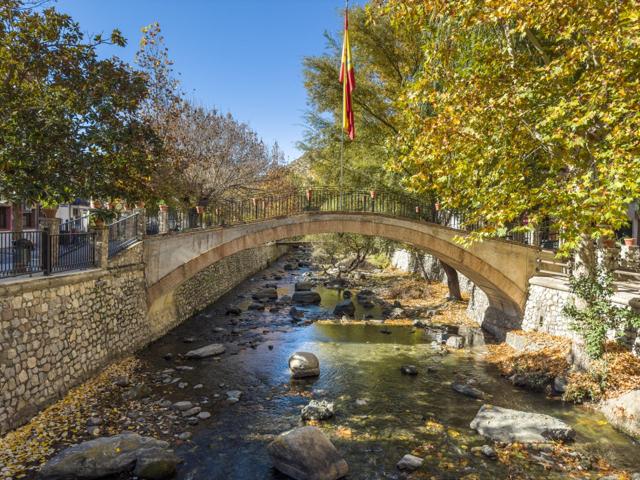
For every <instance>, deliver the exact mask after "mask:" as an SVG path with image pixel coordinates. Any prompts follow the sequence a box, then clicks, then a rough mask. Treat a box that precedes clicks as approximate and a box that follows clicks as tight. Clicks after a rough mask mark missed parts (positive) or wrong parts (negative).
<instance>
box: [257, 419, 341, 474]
mask: <svg viewBox="0 0 640 480" xmlns="http://www.w3.org/2000/svg"><path fill="white" fill-rule="evenodd" d="M267 450H268V452H269V456H270V457H271V460H272V461H273V466H274V467H275V468H276V469H277V470H279V471H281V472H282V473H284V474H285V475H288V476H289V477H291V478H293V479H295V480H337V479H338V478H342V477H344V476H345V475H346V474H347V473H348V472H349V466H348V465H347V462H346V461H345V460H344V459H343V458H342V457H341V456H340V454H339V453H338V451H337V450H336V447H334V446H333V444H332V443H331V441H329V439H328V438H327V437H326V436H325V435H324V434H323V433H322V431H321V430H320V429H319V428H316V427H300V428H295V429H293V430H290V431H288V432H285V433H283V434H281V435H279V436H278V437H277V438H276V439H275V440H274V441H273V442H271V443H270V444H269V446H268V447H267Z"/></svg>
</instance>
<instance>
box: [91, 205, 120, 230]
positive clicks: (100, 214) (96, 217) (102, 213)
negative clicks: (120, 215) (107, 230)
mask: <svg viewBox="0 0 640 480" xmlns="http://www.w3.org/2000/svg"><path fill="white" fill-rule="evenodd" d="M116 216H117V213H116V212H115V211H113V210H109V209H108V208H94V209H93V210H91V217H90V220H89V222H90V225H92V226H94V227H96V228H102V227H104V224H105V223H107V222H111V221H112V220H113V219H115V218H116Z"/></svg>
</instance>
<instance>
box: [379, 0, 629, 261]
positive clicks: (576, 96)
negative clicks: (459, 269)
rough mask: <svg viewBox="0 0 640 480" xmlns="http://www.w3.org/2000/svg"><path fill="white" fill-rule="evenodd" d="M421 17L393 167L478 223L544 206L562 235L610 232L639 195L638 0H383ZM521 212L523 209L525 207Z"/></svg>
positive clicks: (387, 8) (388, 11)
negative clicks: (417, 61) (418, 59)
mask: <svg viewBox="0 0 640 480" xmlns="http://www.w3.org/2000/svg"><path fill="white" fill-rule="evenodd" d="M370 14H371V19H372V21H376V20H377V19H379V18H385V21H386V20H388V19H389V18H390V19H391V21H392V22H393V24H394V25H395V26H396V28H397V29H399V30H402V29H404V28H407V25H412V26H413V27H415V26H416V25H417V26H420V27H421V28H422V30H423V35H422V40H421V42H422V47H423V50H424V54H425V55H424V62H423V65H422V69H421V71H420V73H419V74H418V75H417V76H416V77H415V78H414V79H413V81H412V82H411V83H409V84H408V85H407V87H406V88H405V90H404V92H403V94H402V95H401V96H400V98H399V99H398V106H399V108H400V109H401V111H402V112H403V114H404V122H403V124H402V125H403V127H402V130H401V131H400V133H399V135H398V136H397V138H396V142H395V143H394V147H395V148H396V149H397V152H398V156H397V157H395V159H394V160H393V161H392V162H391V164H390V167H391V168H392V169H394V170H396V171H399V172H405V174H406V177H405V178H406V184H407V186H408V187H409V188H411V189H414V190H417V191H422V190H429V191H432V190H435V192H436V193H437V195H438V197H439V198H440V202H441V204H442V205H443V206H445V207H448V208H451V209H456V210H461V211H464V212H465V215H466V219H467V221H468V222H469V223H473V224H476V223H481V224H482V225H484V227H483V228H481V229H479V230H477V231H476V232H475V234H474V237H475V238H482V237H486V236H494V235H499V234H501V233H504V231H505V230H506V229H509V228H513V225H514V224H523V223H524V224H526V227H524V228H532V227H534V226H536V225H539V224H541V223H542V222H543V221H544V220H545V219H551V221H552V222H553V223H554V224H555V226H556V227H557V228H558V229H559V230H560V231H561V233H562V236H563V238H564V240H565V242H566V243H565V244H564V248H565V250H566V251H568V250H571V249H573V248H575V247H577V246H578V245H580V243H581V239H585V238H588V239H593V238H598V237H600V236H608V235H612V234H613V232H614V231H615V230H616V229H618V228H620V227H621V226H622V225H624V224H625V223H626V222H627V221H628V219H627V206H628V204H629V203H630V202H632V201H634V200H636V199H638V198H640V5H639V3H638V2H637V1H634V0H447V1H445V0H386V1H378V2H374V3H373V4H372V5H371V6H370ZM525 219H526V221H524V222H523V220H525Z"/></svg>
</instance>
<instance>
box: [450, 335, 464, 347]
mask: <svg viewBox="0 0 640 480" xmlns="http://www.w3.org/2000/svg"><path fill="white" fill-rule="evenodd" d="M447 347H451V348H462V347H464V337H461V336H460V335H451V336H450V337H449V338H447Z"/></svg>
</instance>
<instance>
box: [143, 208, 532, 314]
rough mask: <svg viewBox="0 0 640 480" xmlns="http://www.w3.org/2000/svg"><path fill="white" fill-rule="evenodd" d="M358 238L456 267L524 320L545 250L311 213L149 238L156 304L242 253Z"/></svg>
mask: <svg viewBox="0 0 640 480" xmlns="http://www.w3.org/2000/svg"><path fill="white" fill-rule="evenodd" d="M323 233H356V234H362V235H371V236H379V237H384V238H387V239H390V240H395V241H399V242H403V243H407V244H410V245H413V246H415V247H418V248H420V249H422V250H424V251H426V252H427V253H429V254H431V255H433V256H435V257H436V258H438V259H441V260H443V261H445V262H447V263H449V264H450V265H451V266H453V267H454V268H455V269H456V270H458V271H459V272H460V273H462V274H463V275H465V276H466V277H468V278H469V279H470V280H471V281H473V282H474V283H475V284H476V286H477V287H479V288H480V289H481V290H483V291H484V293H485V294H486V295H487V297H488V299H489V304H490V307H491V308H493V309H495V310H497V311H500V312H502V313H503V314H505V315H507V316H508V317H516V318H519V317H521V316H522V313H523V309H524V305H525V302H526V298H527V285H528V280H529V278H530V277H531V276H532V275H533V274H534V272H535V269H536V259H537V249H536V248H533V247H529V246H525V245H520V244H515V243H511V242H505V241H501V240H487V241H484V242H482V243H477V244H474V245H473V246H471V247H470V248H464V247H462V246H461V245H459V244H458V243H456V242H454V238H455V237H456V236H458V235H460V234H461V232H460V231H458V230H454V229H451V228H447V227H444V226H441V225H437V224H433V223H427V222H423V221H416V220H407V219H399V218H394V217H390V216H386V215H383V214H378V213H362V212H360V213H329V212H312V213H311V212H308V213H302V214H298V215H292V216H287V217H281V218H272V219H269V220H264V221H260V222H254V223H248V224H241V225H236V226H232V227H227V228H216V229H210V230H200V231H196V232H188V233H184V234H175V235H163V236H159V237H152V238H148V239H147V241H145V263H146V269H147V271H146V279H147V292H148V302H149V303H150V304H152V303H153V302H154V301H155V300H156V299H159V298H161V297H162V296H164V295H167V294H169V293H171V292H172V291H173V290H175V288H177V287H178V286H179V285H181V284H182V283H183V282H185V281H186V280H189V279H190V278H192V277H193V276H194V275H196V274H197V273H198V272H200V271H202V270H203V269H205V268H207V267H208V266H210V265H212V264H214V263H216V262H218V261H219V260H221V259H223V258H225V257H228V256H230V255H233V254H235V253H237V252H240V251H242V250H246V249H251V248H254V247H258V246H260V245H264V244H266V243H269V242H275V241H278V240H284V239H287V238H292V237H298V236H302V235H311V234H323Z"/></svg>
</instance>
